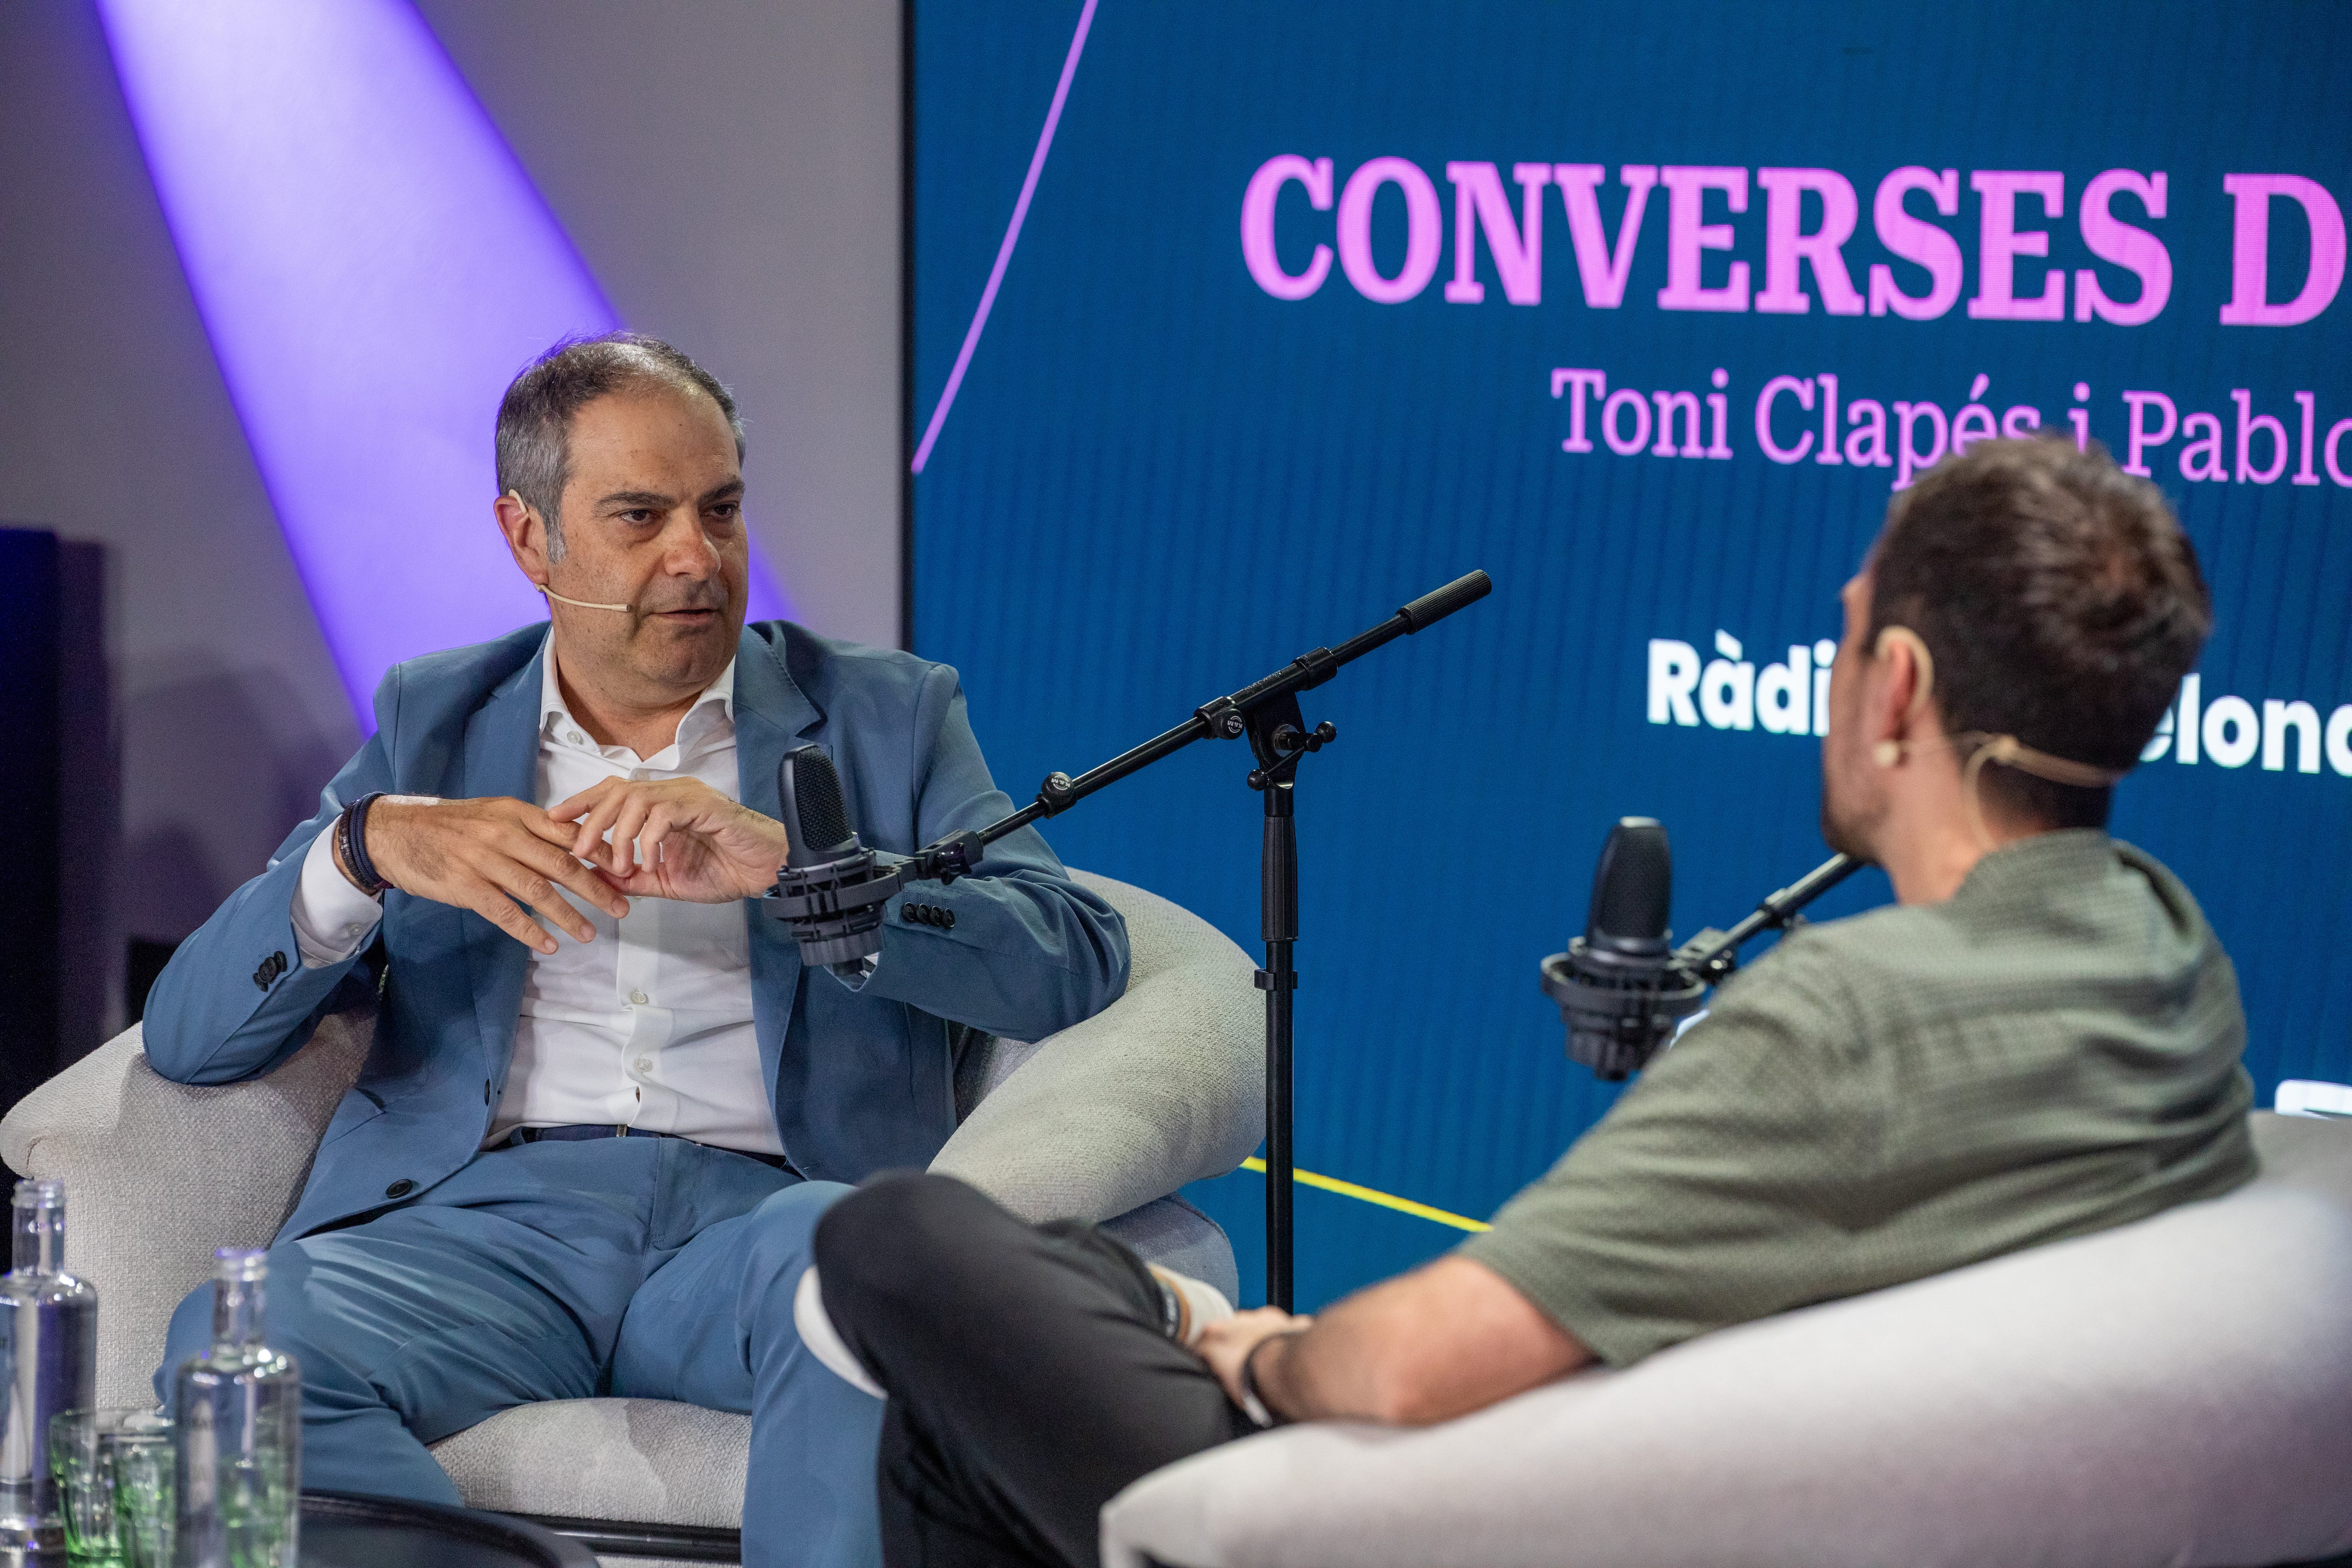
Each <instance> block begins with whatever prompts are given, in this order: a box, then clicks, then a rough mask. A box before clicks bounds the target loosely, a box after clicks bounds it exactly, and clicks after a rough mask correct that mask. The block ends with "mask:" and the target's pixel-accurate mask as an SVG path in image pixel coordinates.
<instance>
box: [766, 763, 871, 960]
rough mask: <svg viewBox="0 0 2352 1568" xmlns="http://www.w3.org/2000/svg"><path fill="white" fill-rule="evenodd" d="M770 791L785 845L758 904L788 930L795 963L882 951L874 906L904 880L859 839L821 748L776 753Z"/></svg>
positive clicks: (862, 956) (859, 957) (838, 777)
mask: <svg viewBox="0 0 2352 1568" xmlns="http://www.w3.org/2000/svg"><path fill="white" fill-rule="evenodd" d="M776 794H777V796H778V799H779V802H780V804H781V806H782V816H783V821H784V826H785V829H786V831H787V832H789V833H790V834H791V836H792V847H791V849H790V850H789V851H787V852H786V855H785V858H784V863H783V865H782V868H779V869H778V871H777V872H776V886H775V889H774V890H773V891H772V892H770V893H769V894H767V895H766V896H765V897H764V898H763V899H761V905H762V906H763V907H764V908H765V909H766V910H767V911H768V913H770V914H771V915H772V916H774V917H775V918H776V919H778V920H781V921H783V922H784V923H785V924H786V925H788V926H790V927H791V928H792V931H793V940H794V941H795V942H799V944H800V950H801V962H802V963H806V964H810V965H812V966H827V967H830V966H835V965H847V966H853V967H854V966H856V965H857V964H859V963H862V962H863V961H865V960H866V959H867V958H869V957H871V956H872V955H874V954H875V953H877V952H881V951H882V906H883V904H884V903H885V902H887V900H889V897H890V895H891V894H893V893H895V892H897V891H898V889H899V887H900V886H901V885H902V884H903V883H904V881H905V878H904V876H903V875H902V873H901V872H900V870H899V868H898V866H897V865H896V864H892V865H887V866H886V865H883V864H881V863H880V861H879V860H878V858H877V856H876V855H875V853H874V851H873V850H871V849H868V848H867V847H866V846H865V845H864V844H863V843H861V842H859V840H858V837H857V830H856V828H855V827H853V826H851V825H850V821H849V809H848V807H847V805H845V803H844V801H843V799H842V795H841V775H840V774H839V773H836V772H835V771H834V766H833V759H832V758H831V757H829V756H827V755H825V753H824V748H823V747H822V746H802V747H800V748H799V749H797V750H795V751H791V752H785V753H784V760H783V761H782V762H781V763H778V764H777V765H776Z"/></svg>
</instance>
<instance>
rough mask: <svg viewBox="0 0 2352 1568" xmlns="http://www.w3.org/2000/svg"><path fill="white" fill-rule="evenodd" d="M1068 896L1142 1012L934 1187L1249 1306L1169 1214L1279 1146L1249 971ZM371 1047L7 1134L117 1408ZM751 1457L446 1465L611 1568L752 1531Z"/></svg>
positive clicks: (93, 1083)
mask: <svg viewBox="0 0 2352 1568" xmlns="http://www.w3.org/2000/svg"><path fill="white" fill-rule="evenodd" d="M1072 875H1073V876H1075V877H1076V879H1078V880H1079V881H1080V882H1082V883H1083V884H1085V885H1086V886H1087V887H1088V888H1090V889H1093V890H1094V891H1096V892H1097V893H1099V894H1101V895H1102V896H1103V897H1104V898H1105V899H1108V900H1109V901H1110V902H1111V903H1112V904H1113V905H1114V906H1116V907H1117V908H1118V911H1119V913H1120V914H1122V915H1123V916H1125V917H1126V920H1127V926H1128V933H1129V939H1130V941H1131V942H1132V946H1133V954H1134V959H1133V965H1132V969H1131V972H1130V975H1129V981H1128V987H1127V993H1126V994H1125V995H1124V996H1122V997H1121V998H1120V999H1119V1000H1118V1002H1117V1003H1115V1004H1113V1005H1111V1006H1110V1007H1108V1008H1107V1009H1105V1010H1104V1011H1103V1012H1102V1013H1100V1014H1097V1016H1094V1017H1093V1018H1090V1019H1088V1020H1087V1021H1086V1022H1085V1023H1083V1024H1080V1025H1078V1026H1076V1027H1074V1028H1070V1029H1066V1030H1064V1031H1062V1032H1061V1033H1060V1034H1057V1035H1054V1036H1051V1037H1047V1038H1045V1039H1044V1040H1040V1041H1036V1042H1034V1043H1025V1042H1021V1041H1013V1040H999V1041H994V1042H991V1043H989V1044H987V1045H984V1046H982V1047H976V1048H974V1049H973V1050H971V1051H969V1052H967V1055H966V1059H964V1060H963V1061H962V1062H961V1063H959V1064H958V1070H957V1085H956V1088H957V1100H958V1103H959V1106H960V1107H961V1109H962V1110H963V1112H964V1114H963V1119H962V1121H961V1126H959V1128H958V1129H957V1131H956V1132H955V1134H954V1136H952V1137H951V1138H950V1139H949V1140H948V1142H947V1145H946V1147H945V1148H943V1149H941V1150H940V1153H939V1157H938V1158H937V1159H936V1160H935V1161H934V1162H933V1163H932V1169H934V1170H938V1171H943V1172H946V1173H950V1174H952V1175H956V1176H960V1177H961V1178H962V1179H964V1180H966V1181H968V1182H971V1184H974V1185H976V1186H978V1187H980V1188H981V1189H982V1190H983V1191H985V1192H987V1193H989V1194H992V1196H994V1197H995V1198H996V1199H997V1200H998V1201H999V1202H1000V1203H1003V1205H1006V1206H1007V1207H1008V1208H1011V1209H1013V1211H1014V1212H1016V1213H1018V1214H1020V1215H1024V1217H1027V1218H1030V1219H1047V1218H1055V1217H1063V1216H1069V1217H1076V1218H1082V1219H1089V1220H1097V1221H1105V1222H1108V1225H1109V1226H1110V1228H1111V1229H1113V1230H1114V1231H1115V1232H1117V1233H1118V1235H1120V1236H1121V1237H1124V1238H1125V1239H1126V1240H1127V1241H1128V1242H1129V1244H1130V1245H1132V1246H1133V1247H1136V1249H1137V1250H1138V1251H1139V1252H1141V1253H1142V1254H1143V1255H1144V1256H1145V1257H1147V1258H1151V1259H1153V1260H1154V1261H1156V1262H1162V1263H1166V1264H1167V1265H1169V1266H1170V1267H1171V1268H1179V1269H1181V1270H1182V1271H1184V1272H1185V1273H1188V1274H1192V1275H1194V1276H1196V1277H1198V1278H1200V1279H1207V1280H1209V1281H1211V1282H1212V1283H1213V1284H1215V1285H1217V1286H1218V1287H1219V1288H1220V1289H1223V1290H1224V1291H1225V1292H1226V1293H1227V1294H1228V1295H1233V1294H1236V1293H1237V1284H1236V1280H1235V1277H1234V1255H1233V1248H1232V1247H1231V1245H1230V1244H1229V1243H1228V1242H1227V1241H1226V1239H1225V1236H1224V1233H1223V1231H1222V1230H1220V1229H1218V1227H1217V1226H1215V1225H1214V1224H1213V1222H1211V1221H1210V1220H1209V1219H1208V1218H1207V1217H1206V1216H1205V1215H1202V1214H1201V1213H1200V1212H1199V1211H1198V1210H1197V1209H1194V1208H1192V1206H1191V1205H1187V1204H1186V1203H1184V1202H1183V1201H1182V1200H1181V1198H1178V1197H1175V1196H1172V1195H1171V1194H1173V1193H1174V1192H1175V1190H1176V1188H1178V1187H1179V1186H1181V1185H1182V1184H1184V1183H1186V1182H1189V1181H1193V1180H1196V1179H1198V1178H1201V1177H1205V1176H1214V1175H1222V1174H1223V1173H1225V1172H1227V1171H1230V1170H1232V1169H1233V1168H1234V1166H1235V1165H1237V1164H1239V1163H1241V1161H1242V1159H1243V1158H1244V1156H1246V1155H1247V1154H1248V1153H1249V1152H1250V1151H1251V1150H1252V1149H1253V1148H1255V1146H1256V1144H1257V1142H1258V1138H1259V1135H1260V1133H1261V1132H1262V1131H1263V1129H1264V1125H1265V1069H1264V1061H1263V1054H1264V1045H1263V1038H1262V1035H1261V1032H1260V1027H1261V1026H1260V1017H1261V1015H1260V1005H1261V1004H1260V1000H1259V997H1258V994H1257V992H1256V991H1255V989H1254V988H1253V986H1252V985H1251V984H1250V975H1251V973H1252V970H1253V968H1254V967H1255V966H1254V965H1253V964H1252V963H1251V962H1250V960H1249V959H1248V957H1247V956H1245V955H1244V953H1243V952H1242V951H1241V949H1239V948H1237V947H1235V946H1234V944H1233V943H1232V942H1229V941H1227V940H1226V939H1225V938H1224V937H1223V935H1222V934H1220V933H1219V932H1218V931H1216V930H1215V929H1214V928H1213V927H1212V926H1210V925H1209V924H1208V922H1207V921H1202V919H1200V918H1199V917H1198V916H1196V915H1193V914H1191V913H1189V912H1188V911H1186V910H1182V909H1181V908H1179V907H1178V906H1176V905H1174V904H1172V903H1170V902H1169V901H1168V900H1165V899H1161V898H1158V897H1156V896H1154V895H1153V894H1150V893H1148V892H1145V891H1143V890H1142V889H1139V888H1132V887H1129V886H1128V885H1126V884H1125V883H1121V882H1114V881H1110V880H1108V879H1105V878H1101V877H1092V876H1088V875H1087V874H1086V873H1084V872H1074V873H1072ZM372 1033H373V1015H372V1014H371V1013H369V1012H366V1011H357V1012H351V1013H342V1014H337V1015H334V1016H330V1017H329V1018H327V1019H326V1020H324V1021H323V1022H322V1023H321V1024H320V1027H319V1031H318V1033H317V1035H316V1036H315V1037H313V1038H312V1039H311V1041H310V1044H309V1045H307V1046H305V1047H303V1048H302V1049H301V1050H300V1051H299V1052H298V1053H297V1054H296V1055H295V1056H294V1057H293V1058H290V1059H289V1060H288V1061H287V1062H286V1064H285V1065H284V1066H282V1067H280V1068H278V1070H277V1071H276V1072H273V1073H271V1074H270V1075H268V1077H267V1078H262V1079H254V1080H252V1081H250V1082H247V1083H239V1084H231V1085H226V1086H224V1087H221V1088H214V1089H203V1088H191V1087H189V1086H186V1085H184V1084H176V1083H171V1082H167V1081H166V1080H164V1079H162V1078H159V1077H157V1076H156V1075H155V1074H154V1073H153V1072H152V1070H150V1069H149V1068H148V1067H147V1063H146V1059H145V1058H144V1057H143V1056H142V1053H141V1050H140V1043H139V1031H138V1029H137V1028H135V1027H134V1028H132V1029H130V1030H127V1031H126V1032H124V1033H123V1034H122V1035H121V1036H119V1037H116V1038H115V1039H113V1040H111V1041H110V1042H108V1043H107V1044H106V1045H104V1046H102V1047H100V1048H99V1049H98V1050H97V1051H95V1052H93V1053H91V1054H90V1055H89V1057H86V1058H83V1059H82V1060H81V1061H79V1062H78V1063H76V1064H75V1065H74V1066H73V1067H72V1068H68V1070H67V1071H66V1072H64V1073H62V1074H60V1075H58V1077H57V1078H56V1079H52V1080H51V1081H49V1082H48V1083H47V1084H45V1085H43V1086H42V1087H41V1088H40V1089H37V1090H36V1091H35V1092H34V1093H33V1094H31V1095H30V1096H28V1097H26V1100H24V1101H23V1102H22V1103H20V1104H19V1105H18V1106H17V1107H16V1110H14V1111H12V1112H10V1114H9V1116H8V1118H7V1120H6V1121H5V1123H0V1158H5V1160H6V1162H7V1163H8V1164H9V1165H10V1166H11V1167H12V1168H14V1169H15V1170H17V1171H19V1172H22V1173H26V1174H27V1175H41V1176H61V1177H63V1178H64V1179H65V1181H66V1184H67V1192H68V1201H69V1203H70V1205H71V1206H70V1209H69V1224H70V1226H71V1230H70V1233H69V1236H68V1254H67V1262H68V1267H69V1268H72V1269H73V1270H74V1271H75V1272H76V1273H78V1274H80V1275H82V1276H83V1277H85V1278H86V1279H89V1280H90V1281H91V1282H92V1283H93V1284H95V1285H96V1286H97V1287H98V1291H99V1298H100V1314H99V1363H100V1364H99V1398H100V1402H101V1403H103V1404H107V1405H137V1404H143V1403H146V1402H147V1401H148V1400H150V1399H151V1398H152V1390H151V1387H150V1384H149V1377H150V1374H152V1373H153V1371H154V1369H155V1363H156V1361H157V1359H158V1357H160V1356H161V1354H162V1353H163V1330H164V1325H165V1322H166V1321H167V1320H168V1319H169V1317H170V1315H171V1312H172V1310H173V1307H175V1306H177V1305H178V1304H179V1301H180V1299H181V1298H182V1297H184V1295H186V1294H187V1292H188V1291H190V1290H191V1289H194V1288H195V1287H196V1286H197V1285H198V1284H200V1283H201V1282H202V1281H203V1280H204V1279H205V1277H206V1275H207V1273H208V1271H209V1266H210V1261H211V1252H212V1249H213V1248H214V1247H221V1246H232V1245H242V1246H260V1245H263V1244H265V1243H266V1242H268V1239H269V1238H270V1237H272V1236H273V1235H275V1234H276V1233H277V1230H278V1226H279V1225H281V1224H282V1223H283V1222H284V1220H285V1217H286V1215H287V1214H288V1213H289V1211H290V1210H291V1208H292V1206H293V1202H294V1197H295V1194H297V1193H298V1192H299V1189H300V1187H301V1184H302V1179H303V1177H304V1175H305V1174H307V1173H308V1172H309V1170H310V1158H311V1155H312V1154H313V1152H315V1151H316V1150H317V1147H318V1143H319V1139H320V1135H321V1133H322V1132H323V1131H324V1130H325V1128H326V1125H327V1119H328V1117H329V1115H330V1114H331V1113H332V1111H333V1110H334V1108H335V1105H336V1102H337V1101H338V1100H340V1099H341V1097H342V1095H343V1092H344V1090H345V1089H348V1088H349V1087H350V1085H351V1083H352V1079H355V1078H356V1077H357V1076H358V1074H359V1069H360V1064H361V1062H362V1058H365V1056H366V1055H367V1051H368V1046H369V1041H370V1038H371V1036H372ZM750 1433H751V1423H750V1420H749V1418H747V1417H745V1416H740V1415H728V1414H725V1413H722V1412H719V1411H713V1410H704V1409H698V1408H697V1407H695V1406H692V1405H679V1404H674V1403H671V1402H668V1401H664V1400H647V1399H582V1400H562V1401H557V1402H552V1403H549V1404H544V1405H525V1406H522V1407H520V1408H518V1409H514V1410H509V1411H507V1412H505V1413H504V1414H502V1415H497V1416H494V1417H492V1418H491V1419H490V1420H488V1421H485V1422H483V1423H482V1424H481V1425H480V1426H476V1427H474V1428H472V1429H470V1430H468V1431H465V1432H460V1433H458V1434H457V1436H453V1437H450V1438H448V1439H446V1441H444V1442H442V1443H440V1444H437V1445H436V1446H435V1448H434V1450H433V1452H434V1456H435V1458H437V1459H439V1460H440V1461H441V1464H442V1467H443V1468H445V1469H446V1470H447V1471H448V1472H449V1474H450V1476H451V1477H452V1478H453V1479H455V1480H456V1481H457V1486H458V1489H459V1490H460V1491H461V1492H462V1493H463V1494H464V1496H465V1498H466V1500H467V1502H469V1503H471V1504H473V1505H474V1506H476V1507H479V1508H489V1509H497V1510H501V1511H505V1512H512V1513H524V1514H531V1515H536V1516H540V1517H542V1518H560V1519H570V1520H581V1521H606V1522H608V1523H610V1524H612V1525H613V1526H614V1529H612V1530H610V1531H605V1532H604V1544H602V1545H600V1548H599V1549H600V1550H602V1551H605V1552H608V1554H609V1553H610V1552H611V1551H612V1543H613V1542H615V1541H618V1540H621V1539H623V1538H625V1536H626V1535H627V1534H628V1531H627V1529H626V1528H625V1527H627V1526H652V1527H667V1531H668V1535H669V1538H670V1539H671V1540H672V1542H673V1543H674V1542H675V1541H676V1540H677V1539H679V1538H680V1537H679V1529H680V1527H683V1529H684V1530H685V1531H688V1532H691V1531H705V1532H723V1531H734V1530H737V1529H738V1528H740V1522H741V1510H742V1498H743V1483H744V1475H745V1468H746V1462H747V1456H748V1452H749V1445H750ZM641 1535H642V1539H641V1549H643V1550H646V1551H648V1552H659V1551H660V1550H661V1545H662V1542H663V1540H664V1539H665V1536H664V1531H663V1530H662V1529H655V1530H649V1531H642V1532H641ZM592 1538H593V1537H592ZM720 1539H721V1538H720V1537H719V1536H716V1535H706V1537H705V1538H704V1539H703V1541H702V1542H701V1544H702V1545H703V1546H705V1547H706V1548H709V1547H712V1546H713V1545H714V1544H715V1543H718V1542H719V1541H720Z"/></svg>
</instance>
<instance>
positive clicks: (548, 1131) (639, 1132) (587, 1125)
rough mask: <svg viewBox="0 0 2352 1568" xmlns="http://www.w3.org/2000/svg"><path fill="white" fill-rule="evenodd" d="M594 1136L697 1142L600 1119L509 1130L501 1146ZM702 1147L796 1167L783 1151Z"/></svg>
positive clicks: (783, 1168) (782, 1167)
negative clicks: (610, 1123)
mask: <svg viewBox="0 0 2352 1568" xmlns="http://www.w3.org/2000/svg"><path fill="white" fill-rule="evenodd" d="M592 1138H677V1139H678V1142H682V1143H691V1142H695V1140H694V1139H691V1138H680V1137H679V1136H678V1134H677V1133H675V1132H656V1131H653V1130H652V1129H651V1128H647V1127H615V1126H611V1125H609V1124H605V1123H600V1122H575V1123H574V1124H572V1126H569V1127H518V1128H516V1129H515V1130H514V1131H511V1132H509V1133H508V1134H507V1136H506V1141H505V1142H502V1143H500V1144H499V1145H498V1147H499V1148H501V1149H520V1148H521V1147H522V1146H523V1145H524V1144H526V1143H581V1142H587V1141H588V1140H590V1139H592ZM702 1146H703V1147H704V1148H706V1149H719V1150H720V1152H723V1153H728V1154H740V1155H742V1156H743V1158H745V1159H746V1160H757V1161H759V1162H760V1163H761V1164H762V1165H770V1166H773V1167H774V1168H775V1169H777V1170H779V1171H789V1170H791V1169H792V1168H793V1167H792V1165H791V1163H789V1162H788V1161H786V1160H785V1158H784V1157H783V1156H782V1154H760V1153H755V1152H752V1151H751V1150H749V1149H728V1148H725V1147H724V1146H723V1145H721V1144H718V1143H706V1144H704V1145H702Z"/></svg>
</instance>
